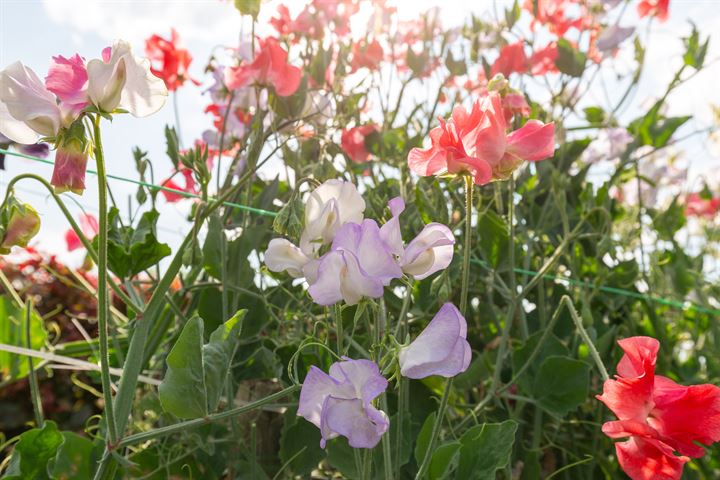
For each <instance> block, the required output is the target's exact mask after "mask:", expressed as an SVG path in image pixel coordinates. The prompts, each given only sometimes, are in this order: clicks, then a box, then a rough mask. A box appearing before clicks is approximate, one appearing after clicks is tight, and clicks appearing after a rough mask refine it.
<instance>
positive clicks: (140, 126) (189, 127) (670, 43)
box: [0, 0, 720, 264]
mask: <svg viewBox="0 0 720 480" xmlns="http://www.w3.org/2000/svg"><path fill="white" fill-rule="evenodd" d="M278 3H279V2H278V1H275V0H274V1H269V2H264V3H263V7H262V11H261V17H260V20H259V22H258V25H259V27H258V29H257V31H258V33H260V34H263V33H265V32H267V33H269V32H270V30H269V28H268V26H267V18H268V17H270V16H272V15H273V14H274V13H275V11H276V8H277V4H278ZM286 3H287V4H289V5H290V6H291V8H295V9H297V8H298V7H299V4H301V3H303V2H302V0H292V1H288V2H286ZM392 3H394V4H395V5H397V6H398V9H399V15H400V16H401V17H402V18H412V17H414V16H416V15H417V14H418V13H420V12H423V11H425V10H427V9H428V8H430V7H432V6H434V5H438V4H439V5H441V15H442V18H443V24H444V25H448V26H454V25H458V24H460V23H462V21H463V19H465V18H466V17H467V16H468V15H469V14H470V13H471V12H472V13H475V14H476V15H485V16H491V15H493V14H492V12H493V9H494V8H497V9H498V10H499V11H502V10H501V9H502V7H503V6H504V5H506V4H508V3H511V2H510V1H509V0H497V1H492V0H486V1H482V0H476V1H473V2H470V1H468V0H443V1H439V0H397V1H395V2H392ZM670 3H671V17H670V20H669V21H668V22H666V23H664V24H655V25H653V30H652V34H651V38H650V39H649V41H648V42H647V44H648V45H649V47H648V52H647V70H646V72H645V74H644V76H643V78H642V80H641V82H642V83H641V87H640V91H641V92H642V93H643V95H645V96H646V97H647V98H635V99H634V102H633V105H634V107H632V108H630V109H629V110H628V111H627V112H625V115H626V117H627V118H633V117H634V116H636V115H637V114H638V113H639V112H641V106H643V105H645V106H647V103H648V102H649V101H651V99H652V97H653V96H657V95H660V94H661V93H662V91H663V90H664V88H665V86H666V85H667V84H668V82H669V80H670V78H671V77H672V73H673V72H674V71H675V69H676V67H677V65H678V62H680V59H679V54H681V53H682V51H683V47H682V43H681V41H680V37H681V36H684V35H686V34H687V33H688V32H689V29H690V27H689V23H688V21H689V20H692V21H693V22H695V23H696V24H697V26H698V28H699V29H700V30H701V32H702V33H703V35H707V34H717V32H720V8H717V6H718V5H720V0H671V2H670ZM623 19H624V20H623V24H634V23H636V17H635V14H634V9H629V11H628V13H627V14H626V15H625V17H623ZM642 25H645V24H642ZM171 27H174V28H175V29H176V30H178V32H179V33H180V35H181V37H182V38H183V41H184V45H185V47H187V48H188V49H189V50H190V51H191V53H192V55H193V56H194V58H195V61H194V63H193V65H192V66H191V72H192V73H193V74H194V75H195V77H197V78H200V79H203V80H207V78H206V77H204V76H203V73H202V69H203V66H204V65H205V62H206V60H207V58H208V57H209V55H210V54H211V53H212V52H213V50H214V49H216V48H218V47H220V46H223V45H226V46H234V45H235V44H236V43H237V41H238V38H239V36H240V32H241V30H244V31H245V32H248V31H249V23H248V20H247V19H245V20H243V19H242V18H241V17H240V15H239V14H238V13H237V12H236V11H235V9H234V8H233V6H232V2H231V1H222V0H165V1H160V0H82V1H80V0H0V68H4V67H5V66H6V65H8V64H10V63H12V62H14V61H16V60H21V61H22V62H23V63H25V64H26V65H28V66H29V67H30V68H32V69H33V70H35V71H36V72H37V73H38V75H39V76H40V77H43V76H44V75H45V72H46V71H47V68H48V65H49V61H50V58H51V56H53V55H57V54H62V55H65V56H70V55H72V54H73V53H75V52H78V53H80V54H81V55H82V56H84V57H86V58H93V57H98V56H99V54H100V51H101V50H102V49H103V48H104V47H105V46H107V45H109V44H110V43H111V42H112V40H113V39H116V38H124V39H127V40H128V41H130V42H131V43H132V45H133V46H134V49H135V51H136V52H138V53H140V52H142V51H143V47H144V40H145V39H146V38H147V37H149V36H150V35H152V34H153V33H158V34H160V35H163V36H168V35H169V32H170V28H171ZM362 27H363V25H362V19H359V21H358V22H356V24H354V25H353V28H355V29H356V30H359V29H361V28H362ZM643 36H644V32H643ZM718 36H720V35H718ZM643 38H644V37H643ZM719 43H720V38H717V39H714V41H713V40H711V49H710V52H709V53H708V57H707V58H708V61H713V60H716V59H718V58H720V44H719ZM621 55H623V54H622V53H621ZM620 63H622V62H620ZM610 77H612V75H610ZM719 77H720V61H716V62H714V63H713V64H712V66H711V67H710V68H708V69H707V71H704V72H703V73H702V74H700V75H698V76H697V77H695V78H694V79H693V80H691V81H690V82H688V83H687V84H685V85H683V86H682V87H680V88H679V89H678V91H677V92H676V93H674V94H673V96H672V97H671V100H670V102H669V103H670V109H669V112H668V113H669V114H671V115H681V114H692V115H694V116H695V117H696V119H695V120H693V123H692V124H690V125H688V127H687V128H688V129H697V128H702V127H707V126H709V125H710V121H711V110H710V107H709V105H710V104H711V103H714V104H716V105H720V88H717V79H718V78H719ZM608 85H610V94H611V95H613V94H615V95H618V92H617V91H613V88H616V87H614V84H613V79H612V78H608ZM202 92H203V87H202V86H201V87H197V88H194V87H193V88H189V87H185V88H183V89H181V90H180V91H179V94H178V105H179V111H180V124H181V132H182V136H183V138H184V140H185V143H186V144H188V143H191V142H192V140H193V139H195V138H199V136H200V134H201V133H202V131H203V130H205V129H206V128H209V127H210V125H211V120H210V117H209V116H208V115H205V114H203V113H202V111H203V109H204V108H205V106H206V105H207V104H208V103H209V101H208V100H207V98H206V97H204V96H203V95H202ZM414 93H415V95H416V96H417V95H422V94H423V93H424V92H423V91H419V92H414ZM601 95H602V93H601V91H599V90H595V91H593V92H591V94H590V96H589V97H588V99H589V100H590V99H593V98H601ZM174 123H175V120H174V115H173V108H172V103H171V102H170V101H168V103H167V104H166V106H165V107H164V108H163V109H162V110H161V111H160V112H159V113H157V114H155V115H153V116H151V117H148V118H144V119H136V118H133V117H130V116H129V115H118V116H116V118H115V119H114V120H113V122H112V124H106V126H105V127H104V129H103V143H104V146H105V155H106V157H107V165H108V167H107V168H108V172H109V173H111V174H114V175H118V176H124V177H130V178H137V174H136V172H135V168H134V162H133V158H132V154H131V150H132V147H133V146H135V145H137V146H139V147H140V148H141V149H142V150H146V151H148V152H149V157H150V158H151V159H152V160H153V166H154V168H155V172H156V183H157V182H158V181H159V180H160V179H163V178H165V177H166V176H167V175H168V174H169V172H170V170H171V164H170V161H169V160H168V159H167V157H166V155H165V153H164V151H165V144H164V136H163V129H164V126H165V124H171V125H172V124H174ZM683 148H684V149H685V150H686V152H687V155H686V156H687V159H688V161H689V162H690V163H691V165H693V172H694V174H696V175H714V176H716V177H717V175H718V169H717V167H716V166H717V164H718V162H720V158H719V157H718V152H717V151H713V150H712V149H711V148H709V147H708V145H707V144H706V143H703V142H701V141H697V140H690V141H688V142H685V143H684V144H683ZM92 163H93V162H91V165H92ZM6 164H7V170H5V171H0V194H3V193H4V190H5V185H6V184H7V182H8V181H9V179H10V178H12V177H13V176H15V175H17V174H19V173H22V172H27V171H32V172H34V173H37V174H40V175H42V176H44V177H46V178H48V179H49V178H50V176H51V172H52V167H50V166H44V165H40V164H37V163H33V162H31V161H28V160H23V159H20V158H17V157H8V158H7V160H6ZM94 181H95V178H94V177H92V176H88V179H87V184H88V186H89V188H88V189H87V190H86V192H85V194H84V195H83V196H81V197H78V196H76V195H72V194H65V195H64V198H65V200H66V202H67V203H68V205H69V207H70V209H71V210H72V211H73V212H76V213H79V212H80V211H81V206H82V207H83V208H84V209H85V210H86V211H88V212H91V213H93V212H96V211H97V207H95V205H97V195H96V188H95V187H94V184H93V182H94ZM111 186H112V191H113V194H114V196H115V198H116V199H118V204H119V206H120V209H121V211H123V212H125V213H127V211H128V207H127V206H126V205H127V200H126V198H127V197H128V195H134V193H135V187H134V186H132V185H128V184H123V183H121V182H117V181H112V183H111ZM17 193H18V195H19V196H20V197H21V198H23V199H24V200H25V201H27V202H29V203H31V204H32V205H33V206H34V207H35V208H36V209H37V210H38V211H39V212H40V213H41V217H42V222H43V226H42V230H41V232H40V234H39V235H38V237H37V243H38V245H39V246H40V247H41V248H42V249H44V250H47V251H49V252H52V253H61V252H64V250H65V242H64V240H63V235H64V233H65V231H66V230H67V225H66V223H65V222H64V220H63V218H62V216H61V215H60V213H59V210H58V209H57V207H55V205H54V204H53V202H52V199H51V198H50V197H48V195H47V194H46V193H44V192H42V191H41V190H40V189H39V188H38V186H37V185H34V184H33V183H30V182H27V181H25V182H22V183H20V184H19V185H18V188H17ZM160 203H161V204H163V202H162V201H161V202H160ZM189 208H190V202H188V201H185V202H180V203H178V204H163V205H162V206H161V207H160V213H161V215H160V220H159V232H158V233H159V237H160V239H161V240H162V241H165V242H168V243H169V244H170V245H171V246H173V245H177V244H178V243H179V242H180V241H181V239H182V237H183V235H184V234H185V232H186V231H187V229H188V228H189V227H188V224H187V223H186V222H185V218H186V215H187V212H188V211H189ZM62 258H63V259H65V260H66V261H68V262H70V263H71V264H72V263H79V262H81V261H82V258H83V253H82V252H75V253H72V254H69V255H68V254H64V255H63V256H62Z"/></svg>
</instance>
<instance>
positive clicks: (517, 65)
mask: <svg viewBox="0 0 720 480" xmlns="http://www.w3.org/2000/svg"><path fill="white" fill-rule="evenodd" d="M527 69H528V59H527V56H525V49H524V42H523V41H522V40H520V41H518V42H515V43H511V44H510V45H505V46H504V47H502V48H501V49H500V56H499V57H498V58H497V60H495V63H493V65H492V68H491V69H490V75H491V76H495V75H497V74H498V73H502V74H503V75H504V76H506V77H509V76H510V74H511V73H525V72H526V71H527Z"/></svg>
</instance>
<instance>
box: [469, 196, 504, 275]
mask: <svg viewBox="0 0 720 480" xmlns="http://www.w3.org/2000/svg"><path fill="white" fill-rule="evenodd" d="M477 231H478V238H479V240H478V243H479V244H480V249H481V252H482V257H483V258H484V259H486V260H487V261H488V262H489V263H490V266H491V267H493V268H495V269H497V268H499V267H500V266H501V265H503V264H505V263H507V254H508V242H509V238H510V230H509V228H508V226H507V223H506V222H505V220H504V219H503V218H502V217H501V216H500V215H498V214H497V213H495V212H494V211H493V210H488V211H486V212H485V213H484V214H483V215H481V216H480V217H479V219H478V225H477Z"/></svg>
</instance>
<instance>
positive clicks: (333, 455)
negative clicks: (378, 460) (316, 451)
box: [327, 437, 360, 478]
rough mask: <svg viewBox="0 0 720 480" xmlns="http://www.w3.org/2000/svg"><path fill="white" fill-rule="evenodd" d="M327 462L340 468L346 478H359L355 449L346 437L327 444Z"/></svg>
mask: <svg viewBox="0 0 720 480" xmlns="http://www.w3.org/2000/svg"><path fill="white" fill-rule="evenodd" d="M327 462H328V464H330V466H332V467H333V468H336V469H337V470H340V472H341V473H342V474H343V475H344V476H345V478H359V477H360V473H359V472H358V470H357V466H356V464H355V449H354V448H352V447H351V446H350V445H348V442H347V439H346V438H345V437H338V438H336V439H333V440H331V441H329V442H328V444H327Z"/></svg>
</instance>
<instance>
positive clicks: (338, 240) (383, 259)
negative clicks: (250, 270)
mask: <svg viewBox="0 0 720 480" xmlns="http://www.w3.org/2000/svg"><path fill="white" fill-rule="evenodd" d="M332 249H333V250H344V251H348V252H352V253H353V254H355V256H356V257H357V259H358V260H359V262H360V267H361V269H362V272H363V273H364V274H366V275H367V276H370V277H373V278H377V279H379V280H380V281H381V282H382V283H383V285H389V284H390V280H392V279H393V278H400V277H401V276H402V270H401V269H400V266H399V265H398V264H397V262H396V261H395V259H394V258H393V257H392V254H391V253H390V252H389V251H388V249H387V246H386V245H385V243H384V242H383V241H382V239H381V238H380V228H379V227H378V225H377V223H376V222H375V221H374V220H363V222H362V224H360V225H358V224H356V223H346V224H345V225H343V226H342V227H340V229H339V230H338V231H337V233H336V235H335V240H334V241H333V244H332Z"/></svg>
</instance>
